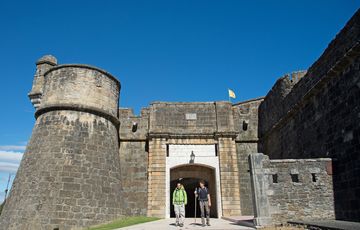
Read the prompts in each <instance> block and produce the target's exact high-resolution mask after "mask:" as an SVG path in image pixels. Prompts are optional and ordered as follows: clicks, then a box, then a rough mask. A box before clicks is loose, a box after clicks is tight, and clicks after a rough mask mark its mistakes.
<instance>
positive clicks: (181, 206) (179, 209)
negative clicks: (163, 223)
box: [172, 182, 187, 227]
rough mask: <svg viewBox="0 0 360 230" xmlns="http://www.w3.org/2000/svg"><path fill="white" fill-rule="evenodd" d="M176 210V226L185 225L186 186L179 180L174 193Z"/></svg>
mask: <svg viewBox="0 0 360 230" xmlns="http://www.w3.org/2000/svg"><path fill="white" fill-rule="evenodd" d="M172 203H173V205H174V211H175V216H176V226H180V227H183V226H184V218H185V205H187V195H186V191H185V189H184V186H183V185H182V184H181V183H180V182H178V183H177V184H176V188H175V190H174V193H173V201H172Z"/></svg>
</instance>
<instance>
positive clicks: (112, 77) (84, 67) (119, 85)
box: [44, 64, 121, 90]
mask: <svg viewBox="0 0 360 230" xmlns="http://www.w3.org/2000/svg"><path fill="white" fill-rule="evenodd" d="M71 67H75V68H83V69H91V70H96V71H99V72H100V73H102V74H104V75H106V76H108V77H109V78H110V79H112V80H113V81H115V82H116V84H117V85H118V87H119V90H120V89H121V84H120V81H119V80H118V79H117V78H116V77H114V76H113V75H111V74H110V73H109V72H106V71H105V70H103V69H100V68H98V67H95V66H91V65H85V64H63V65H57V66H54V67H53V68H51V69H49V70H48V71H46V72H45V73H44V76H46V75H47V74H48V73H50V72H52V71H54V70H58V69H62V68H71Z"/></svg>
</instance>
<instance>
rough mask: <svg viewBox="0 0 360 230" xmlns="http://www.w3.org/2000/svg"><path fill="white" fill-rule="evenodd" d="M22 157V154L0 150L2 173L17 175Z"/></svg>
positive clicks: (0, 169) (0, 170)
mask: <svg viewBox="0 0 360 230" xmlns="http://www.w3.org/2000/svg"><path fill="white" fill-rule="evenodd" d="M22 156H23V153H22V152H15V151H3V150H0V172H4V173H16V171H17V169H18V168H19V164H20V161H21V159H22Z"/></svg>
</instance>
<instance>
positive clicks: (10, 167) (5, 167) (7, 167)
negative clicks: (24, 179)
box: [0, 162, 19, 173]
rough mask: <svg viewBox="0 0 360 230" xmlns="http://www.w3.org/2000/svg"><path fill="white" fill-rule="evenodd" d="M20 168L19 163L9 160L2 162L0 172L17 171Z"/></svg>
mask: <svg viewBox="0 0 360 230" xmlns="http://www.w3.org/2000/svg"><path fill="white" fill-rule="evenodd" d="M18 168H19V164H16V163H9V162H0V172H5V173H16V171H17V170H18Z"/></svg>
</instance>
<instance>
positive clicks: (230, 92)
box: [228, 89, 236, 98]
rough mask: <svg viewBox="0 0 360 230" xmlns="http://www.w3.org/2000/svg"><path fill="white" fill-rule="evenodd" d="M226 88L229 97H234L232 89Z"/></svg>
mask: <svg viewBox="0 0 360 230" xmlns="http://www.w3.org/2000/svg"><path fill="white" fill-rule="evenodd" d="M228 90H229V97H231V98H236V95H235V93H234V91H232V90H231V89H228Z"/></svg>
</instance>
